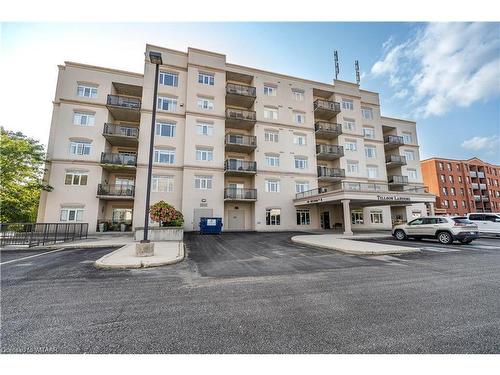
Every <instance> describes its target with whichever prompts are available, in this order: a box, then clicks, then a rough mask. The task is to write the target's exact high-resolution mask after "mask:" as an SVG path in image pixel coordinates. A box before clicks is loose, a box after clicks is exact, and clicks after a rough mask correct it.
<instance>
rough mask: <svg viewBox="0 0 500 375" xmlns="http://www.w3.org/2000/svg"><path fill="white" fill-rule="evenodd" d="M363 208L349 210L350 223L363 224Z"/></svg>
mask: <svg viewBox="0 0 500 375" xmlns="http://www.w3.org/2000/svg"><path fill="white" fill-rule="evenodd" d="M363 223H364V220H363V210H352V211H351V224H363Z"/></svg>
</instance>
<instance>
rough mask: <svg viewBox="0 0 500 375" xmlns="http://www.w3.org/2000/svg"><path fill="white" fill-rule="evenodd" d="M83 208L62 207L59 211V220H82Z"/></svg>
mask: <svg viewBox="0 0 500 375" xmlns="http://www.w3.org/2000/svg"><path fill="white" fill-rule="evenodd" d="M82 220H83V208H62V209H61V211H60V213H59V221H82Z"/></svg>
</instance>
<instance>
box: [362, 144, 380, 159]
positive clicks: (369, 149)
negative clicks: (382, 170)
mask: <svg viewBox="0 0 500 375" xmlns="http://www.w3.org/2000/svg"><path fill="white" fill-rule="evenodd" d="M365 156H366V157H367V158H368V159H375V158H377V147H376V146H372V145H365Z"/></svg>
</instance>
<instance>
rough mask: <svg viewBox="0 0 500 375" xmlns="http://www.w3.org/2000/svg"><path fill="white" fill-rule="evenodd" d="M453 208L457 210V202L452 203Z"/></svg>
mask: <svg viewBox="0 0 500 375" xmlns="http://www.w3.org/2000/svg"><path fill="white" fill-rule="evenodd" d="M453 208H458V202H457V201H455V200H454V201H453Z"/></svg>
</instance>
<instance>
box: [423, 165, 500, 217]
mask: <svg viewBox="0 0 500 375" xmlns="http://www.w3.org/2000/svg"><path fill="white" fill-rule="evenodd" d="M420 166H421V168H422V174H423V179H424V184H425V185H426V186H428V188H429V192H430V193H433V194H435V195H436V196H437V199H436V209H435V212H436V214H438V215H439V214H441V215H464V214H466V213H470V212H500V166H499V165H494V164H489V163H486V162H484V161H482V160H480V159H478V158H472V159H468V160H454V159H442V158H430V159H426V160H422V161H421V162H420Z"/></svg>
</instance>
